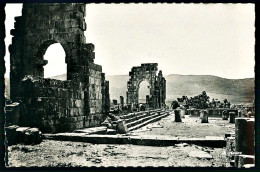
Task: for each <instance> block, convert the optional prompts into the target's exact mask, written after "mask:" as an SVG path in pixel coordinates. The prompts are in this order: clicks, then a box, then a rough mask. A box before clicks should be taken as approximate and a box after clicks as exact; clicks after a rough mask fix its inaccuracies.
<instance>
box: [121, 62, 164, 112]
mask: <svg viewBox="0 0 260 172" xmlns="http://www.w3.org/2000/svg"><path fill="white" fill-rule="evenodd" d="M157 71H158V64H157V63H145V64H141V66H138V67H133V68H132V69H131V72H129V76H130V80H129V81H128V83H127V89H128V91H127V93H126V96H127V104H138V96H139V85H140V83H141V82H142V81H144V80H146V81H148V83H149V88H150V95H147V96H146V104H147V105H148V106H149V107H150V108H162V107H164V106H165V99H166V80H165V78H164V77H163V74H162V71H161V70H160V71H159V73H158V75H156V73H157Z"/></svg>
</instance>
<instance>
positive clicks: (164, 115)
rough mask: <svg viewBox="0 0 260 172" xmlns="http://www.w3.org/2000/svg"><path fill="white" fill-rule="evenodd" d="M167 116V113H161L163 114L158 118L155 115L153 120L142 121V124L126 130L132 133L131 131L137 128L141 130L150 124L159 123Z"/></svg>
mask: <svg viewBox="0 0 260 172" xmlns="http://www.w3.org/2000/svg"><path fill="white" fill-rule="evenodd" d="M168 115H169V114H168V113H163V114H160V115H159V116H158V115H157V116H156V117H155V118H149V119H148V120H146V121H143V122H142V123H140V124H138V125H135V126H132V127H129V128H128V130H129V131H133V130H136V129H138V128H141V127H143V126H145V125H147V124H150V123H152V122H156V121H159V120H160V119H162V118H164V117H166V116H168Z"/></svg>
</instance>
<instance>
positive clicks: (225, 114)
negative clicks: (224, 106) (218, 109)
mask: <svg viewBox="0 0 260 172" xmlns="http://www.w3.org/2000/svg"><path fill="white" fill-rule="evenodd" d="M222 119H223V120H228V111H227V110H224V111H223V112H222Z"/></svg>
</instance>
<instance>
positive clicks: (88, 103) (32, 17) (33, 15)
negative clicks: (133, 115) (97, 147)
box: [9, 3, 110, 132]
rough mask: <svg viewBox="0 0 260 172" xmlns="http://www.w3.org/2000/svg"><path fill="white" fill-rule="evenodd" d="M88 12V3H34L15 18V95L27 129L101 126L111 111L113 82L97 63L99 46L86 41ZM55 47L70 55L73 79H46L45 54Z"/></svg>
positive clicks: (67, 59)
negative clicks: (60, 47)
mask: <svg viewBox="0 0 260 172" xmlns="http://www.w3.org/2000/svg"><path fill="white" fill-rule="evenodd" d="M85 14H86V11H85V4H84V3H28V4H24V5H23V10H22V16H20V17H16V18H15V21H16V22H15V29H13V30H11V34H12V35H13V36H14V37H13V39H12V45H10V47H9V51H10V61H11V63H10V65H11V66H10V68H11V71H10V80H11V81H10V82H11V83H10V85H11V90H10V91H11V99H12V100H13V101H19V100H21V101H22V104H23V113H22V116H21V119H20V121H21V123H22V124H23V125H27V126H29V127H39V128H41V130H42V131H44V132H65V131H72V130H74V129H78V128H83V127H92V126H99V125H100V123H101V122H103V120H104V118H105V116H106V114H107V113H108V112H109V108H110V107H109V106H110V105H109V102H110V100H109V82H108V81H105V74H104V73H102V67H101V66H100V65H97V64H95V63H94V59H95V52H94V48H95V47H94V45H93V44H91V43H89V44H87V43H86V38H85V36H84V31H85V30H86V23H85V18H84V17H85ZM53 43H60V44H61V46H62V47H63V49H64V51H65V54H66V57H65V59H64V60H65V62H66V63H67V81H59V80H54V79H44V78H43V73H44V68H43V66H44V65H47V64H48V61H47V60H45V59H44V57H43V56H44V54H45V52H46V50H47V48H48V47H49V46H50V45H51V44H53ZM53 58H55V57H53ZM54 70H55V69H54Z"/></svg>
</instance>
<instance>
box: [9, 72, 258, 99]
mask: <svg viewBox="0 0 260 172" xmlns="http://www.w3.org/2000/svg"><path fill="white" fill-rule="evenodd" d="M164 77H165V79H166V99H167V101H171V100H175V99H177V97H180V96H182V95H187V96H190V97H191V96H194V95H198V94H200V93H201V92H202V91H206V92H207V93H208V95H209V96H210V97H211V98H218V99H219V100H223V99H224V98H227V99H228V100H229V101H231V102H233V103H249V102H252V101H253V100H254V78H244V79H227V78H221V77H218V76H214V75H181V74H169V75H165V76H164ZM51 78H53V79H60V80H65V79H66V74H63V75H58V76H54V77H51ZM105 78H106V80H108V81H109V92H110V98H111V100H112V99H117V100H119V97H120V96H123V97H124V98H125V99H126V92H127V81H128V80H129V78H130V77H129V75H126V74H125V75H106V76H105ZM7 80H8V81H7V85H9V79H7ZM144 89H145V88H144ZM144 89H143V88H140V92H143V91H144ZM6 94H7V96H8V95H9V88H7V89H6Z"/></svg>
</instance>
